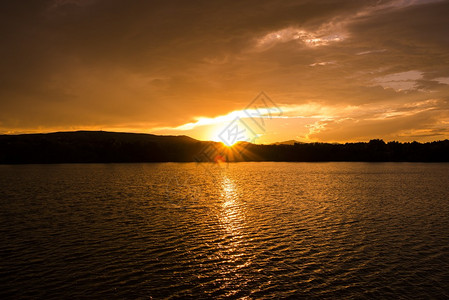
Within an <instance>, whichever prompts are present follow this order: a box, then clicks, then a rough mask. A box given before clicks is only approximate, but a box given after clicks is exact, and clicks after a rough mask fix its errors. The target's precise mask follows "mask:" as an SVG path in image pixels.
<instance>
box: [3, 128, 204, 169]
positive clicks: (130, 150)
mask: <svg viewBox="0 0 449 300" xmlns="http://www.w3.org/2000/svg"><path fill="white" fill-rule="evenodd" d="M202 143H203V142H200V141H198V140H195V139H193V138H190V137H188V136H160V135H153V134H141V133H122V132H105V131H75V132H55V133H45V134H21V135H0V163H77V162H80V163H81V162H82V163H84V162H87V163H90V162H92V163H93V162H100V163H106V162H157V161H192V160H193V159H194V155H195V154H196V153H197V152H198V151H199V149H201V147H202Z"/></svg>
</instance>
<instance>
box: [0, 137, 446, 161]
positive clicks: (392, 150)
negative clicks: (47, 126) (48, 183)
mask: <svg viewBox="0 0 449 300" xmlns="http://www.w3.org/2000/svg"><path fill="white" fill-rule="evenodd" d="M217 158H219V159H221V160H228V161H304V162H313V161H369V162H381V161H385V162H387V161H397V162H402V161H404V162H405V161H409V162H449V140H444V141H437V142H430V143H417V142H412V143H399V142H388V143H385V142H384V141H382V140H371V141H370V142H368V143H346V144H327V143H309V144H304V143H296V144H294V145H282V144H280V145H255V144H249V143H240V144H237V145H236V146H234V147H232V148H230V149H229V148H226V147H224V146H223V145H222V144H221V143H215V142H201V141H198V140H195V139H192V138H190V137H187V136H157V135H151V134H134V133H115V132H103V131H77V132H57V133H49V134H23V135H0V163H1V164H21V163H112V162H192V161H206V162H207V161H216V160H217Z"/></svg>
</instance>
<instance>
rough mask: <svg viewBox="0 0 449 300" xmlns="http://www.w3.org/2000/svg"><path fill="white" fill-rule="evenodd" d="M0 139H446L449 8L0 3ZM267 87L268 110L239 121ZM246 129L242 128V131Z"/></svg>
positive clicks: (60, 0) (426, 4) (422, 3)
mask: <svg viewBox="0 0 449 300" xmlns="http://www.w3.org/2000/svg"><path fill="white" fill-rule="evenodd" d="M0 14H1V16H0V23H1V26H0V31H1V32H0V45H1V46H0V55H1V61H0V70H1V72H0V133H8V134H12V133H33V132H53V131H72V130H108V131H126V132H145V133H154V134H171V135H188V136H191V137H193V138H197V139H200V140H211V139H212V140H219V139H217V136H218V135H219V134H220V133H221V132H223V130H224V129H225V128H226V126H228V125H229V124H230V122H233V120H236V118H241V119H239V120H243V121H244V122H245V124H247V125H248V126H249V127H250V129H251V130H253V131H254V132H255V133H256V134H257V140H255V142H257V143H272V142H278V141H285V140H297V141H302V142H312V141H320V142H346V141H368V140H370V139H372V138H382V139H384V140H386V141H391V140H398V141H413V140H417V141H433V140H443V139H447V138H449V17H448V16H449V2H448V1H434V0H427V1H426V0H415V1H355V0H353V1H331V0H327V1H321V0H314V1H312V0H310V1H302V0H296V1H288V0H285V1H260V0H254V1H212V0H207V1H169V0H164V1H115V0H52V1H27V2H23V1H13V0H10V1H1V4H0ZM261 91H264V92H265V93H266V95H267V96H268V97H269V99H271V100H270V101H267V102H266V103H270V105H271V107H270V108H272V109H273V110H272V112H274V113H273V114H271V115H268V114H265V115H264V116H262V117H263V120H264V126H263V128H261V127H260V126H256V124H255V122H251V121H252V120H249V119H248V118H246V119H245V117H247V115H245V114H244V110H245V108H247V107H249V105H250V104H251V103H252V101H253V100H254V98H256V96H258V95H259V93H260V92H261ZM245 120H246V121H245Z"/></svg>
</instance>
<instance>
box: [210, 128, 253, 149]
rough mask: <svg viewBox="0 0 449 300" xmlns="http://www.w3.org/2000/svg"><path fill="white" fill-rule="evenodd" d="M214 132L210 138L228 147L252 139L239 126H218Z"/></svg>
mask: <svg viewBox="0 0 449 300" xmlns="http://www.w3.org/2000/svg"><path fill="white" fill-rule="evenodd" d="M212 132H213V134H212V135H211V138H210V139H211V140H212V141H214V142H220V143H222V144H223V145H224V146H226V147H228V148H231V147H234V146H235V145H236V144H237V143H239V142H249V141H250V140H251V139H250V137H249V136H248V134H247V133H246V131H245V130H242V129H239V128H237V127H235V128H229V126H228V127H226V126H217V128H215V129H214V130H213V131H212Z"/></svg>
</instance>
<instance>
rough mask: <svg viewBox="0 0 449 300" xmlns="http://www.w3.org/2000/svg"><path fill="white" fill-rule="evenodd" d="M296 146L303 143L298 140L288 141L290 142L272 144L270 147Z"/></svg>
mask: <svg viewBox="0 0 449 300" xmlns="http://www.w3.org/2000/svg"><path fill="white" fill-rule="evenodd" d="M294 144H303V143H302V142H298V141H296V140H288V141H284V142H276V143H272V144H270V145H294Z"/></svg>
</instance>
